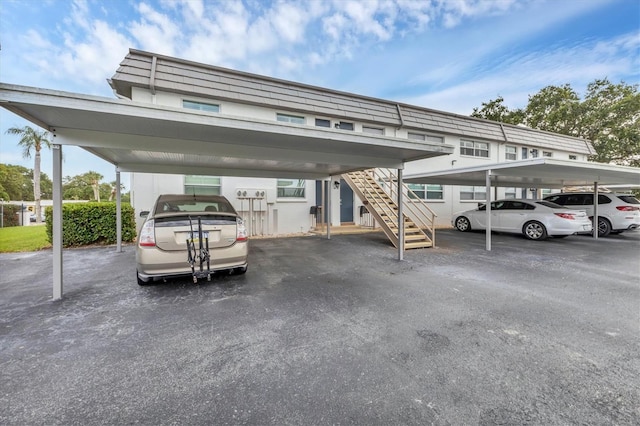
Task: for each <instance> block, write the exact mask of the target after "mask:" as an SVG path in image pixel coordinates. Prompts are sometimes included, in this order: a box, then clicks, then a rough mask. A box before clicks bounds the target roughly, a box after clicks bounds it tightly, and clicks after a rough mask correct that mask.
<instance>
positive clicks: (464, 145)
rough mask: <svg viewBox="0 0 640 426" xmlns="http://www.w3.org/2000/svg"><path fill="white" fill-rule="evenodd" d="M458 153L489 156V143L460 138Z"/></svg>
mask: <svg viewBox="0 0 640 426" xmlns="http://www.w3.org/2000/svg"><path fill="white" fill-rule="evenodd" d="M460 155H470V156H472V157H483V158H489V144H488V143H486V142H474V141H466V140H461V141H460Z"/></svg>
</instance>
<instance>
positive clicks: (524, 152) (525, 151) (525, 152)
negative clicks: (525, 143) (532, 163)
mask: <svg viewBox="0 0 640 426" xmlns="http://www.w3.org/2000/svg"><path fill="white" fill-rule="evenodd" d="M527 158H529V148H522V159H523V160H526V159H527Z"/></svg>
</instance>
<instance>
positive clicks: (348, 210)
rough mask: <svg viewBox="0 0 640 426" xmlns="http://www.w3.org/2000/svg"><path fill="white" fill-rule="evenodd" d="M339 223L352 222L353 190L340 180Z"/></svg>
mask: <svg viewBox="0 0 640 426" xmlns="http://www.w3.org/2000/svg"><path fill="white" fill-rule="evenodd" d="M340 222H342V223H344V222H353V190H352V189H351V187H349V185H347V182H345V181H344V179H340Z"/></svg>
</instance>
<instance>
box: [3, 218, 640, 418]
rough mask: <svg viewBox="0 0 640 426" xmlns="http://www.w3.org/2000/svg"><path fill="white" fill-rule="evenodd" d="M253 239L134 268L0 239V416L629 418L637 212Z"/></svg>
mask: <svg viewBox="0 0 640 426" xmlns="http://www.w3.org/2000/svg"><path fill="white" fill-rule="evenodd" d="M437 243H438V246H437V247H436V248H432V249H424V250H416V251H407V252H406V253H405V261H402V262H399V261H397V259H396V256H397V251H396V250H395V249H394V248H393V247H391V246H390V245H389V243H388V241H387V240H386V239H385V237H384V236H383V235H382V234H378V233H372V234H364V235H336V236H333V237H332V238H331V240H326V239H324V238H322V237H299V238H280V239H264V240H254V241H251V249H250V258H249V271H248V272H247V274H245V275H231V276H225V277H221V276H220V277H214V279H213V280H212V281H211V282H203V283H200V284H197V285H194V284H193V283H192V282H191V281H190V279H188V278H187V279H185V280H182V281H181V280H177V281H170V282H167V283H160V284H158V285H152V286H148V287H139V286H138V285H137V284H136V281H135V260H134V247H133V246H125V247H124V252H123V253H116V252H115V250H114V248H113V247H100V248H88V249H78V250H65V252H64V274H65V298H64V299H63V300H61V301H57V302H52V301H51V280H52V279H51V263H52V253H51V251H44V252H39V253H22V254H2V255H0V268H1V270H2V274H1V276H0V342H1V347H0V406H1V407H3V408H2V409H1V410H0V424H7V425H14V424H15V425H17V424H20V425H22V424H130V423H140V424H261V425H266V424H273V425H283V424H305V425H307V424H363V425H364V424H367V425H372V424H421V425H422V424H436V425H445V424H455V425H462V424H465V425H467V424H481V425H492V424H622V425H624V424H629V425H631V424H639V423H640V409H639V408H638V407H640V385H639V383H640V362H639V361H638V353H639V351H640V343H639V341H638V330H639V326H640V309H639V307H640V285H639V284H640V255H639V253H640V232H632V233H623V234H620V235H616V236H611V237H609V238H602V239H598V240H593V239H592V238H589V237H585V236H571V237H568V238H565V239H561V240H559V239H558V240H554V239H550V240H547V241H541V242H539V241H528V240H525V239H524V238H522V237H521V236H517V235H501V234H499V235H494V238H493V249H492V251H490V252H487V251H485V250H484V248H485V246H484V245H485V235H484V233H474V232H471V233H461V232H457V231H454V230H445V231H439V232H438V241H437Z"/></svg>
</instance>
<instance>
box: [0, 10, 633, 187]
mask: <svg viewBox="0 0 640 426" xmlns="http://www.w3.org/2000/svg"><path fill="white" fill-rule="evenodd" d="M130 48H135V49H141V50H146V51H150V52H154V53H158V54H164V55H170V56H174V57H178V58H182V59H188V60H192V61H197V62H202V63H206V64H211V65H217V66H223V67H228V68H233V69H237V70H241V71H247V72H252V73H257V74H262V75H266V76H270V77H275V78H281V79H285V80H291V81H295V82H300V83H306V84H312V85H315V86H321V87H326V88H329V89H334V90H341V91H346V92H351V93H355V94H359V95H365V96H372V97H377V98H383V99H388V100H392V101H396V102H402V103H408V104H413V105H418V106H422V107H426V108H431V109H437V110H442V111H447V112H453V113H458V114H463V115H469V114H471V112H472V111H473V108H474V107H480V106H481V105H482V103H483V102H488V101H489V100H492V99H495V98H497V97H498V96H502V97H503V98H504V99H505V104H506V105H507V106H508V107H510V108H521V107H524V106H526V104H527V100H528V97H529V96H530V95H534V94H535V93H537V92H538V91H539V90H540V89H542V88H544V87H546V86H549V85H563V84H570V85H571V86H572V87H573V88H574V89H575V90H576V91H577V92H578V93H579V94H583V93H584V91H585V89H586V86H587V85H588V84H589V83H590V82H593V81H594V80H595V79H602V78H608V79H609V80H610V81H612V82H613V83H619V82H621V81H624V82H625V83H627V84H639V83H640V2H639V1H637V0H272V1H270V0H216V1H210V0H145V1H139V0H2V1H1V2H0V82H2V83H10V84H19V85H24V86H32V87H41V88H46V89H55V90H64V91H68V92H76V93H81V94H90V95H98V96H105V97H109V98H115V96H114V94H113V92H112V90H111V88H110V86H109V85H108V83H107V79H109V78H110V77H112V76H113V75H114V73H115V71H116V69H117V67H118V64H119V63H120V62H121V61H122V60H123V58H124V57H125V55H126V54H127V52H128V49H130ZM25 125H31V126H34V125H32V124H30V123H29V122H27V121H25V120H23V119H21V118H20V117H18V116H16V115H13V114H12V113H10V112H8V111H6V110H4V109H3V108H0V162H1V163H5V164H15V165H22V166H25V167H28V168H33V159H24V158H23V157H22V155H21V149H20V148H19V147H18V146H17V143H18V140H19V139H18V137H16V136H11V135H7V134H6V130H7V129H8V128H10V127H23V126H25ZM63 157H64V160H63V161H64V162H63V166H62V167H63V170H62V173H63V176H74V175H78V174H82V173H85V172H88V171H97V172H99V173H100V174H102V175H103V176H104V181H105V182H111V181H114V180H115V166H113V165H112V164H109V163H107V162H105V161H104V160H101V159H99V158H98V157H95V156H93V155H92V154H90V153H87V152H85V151H84V150H82V149H80V148H76V147H66V146H65V147H64V148H63ZM42 171H43V172H45V173H47V174H48V175H49V177H51V174H52V173H51V171H52V159H51V153H50V152H49V151H45V152H43V155H42ZM122 183H123V184H124V185H125V186H126V190H128V189H129V188H128V185H129V177H128V174H127V173H123V174H122Z"/></svg>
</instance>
